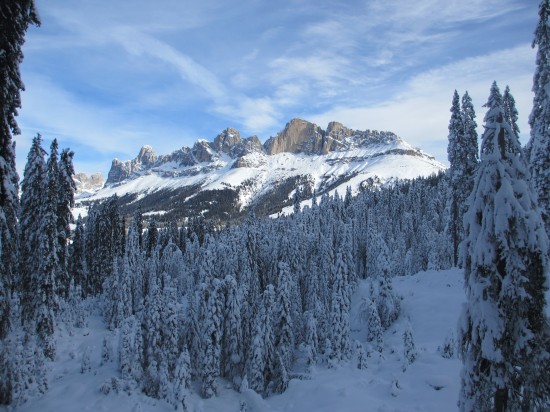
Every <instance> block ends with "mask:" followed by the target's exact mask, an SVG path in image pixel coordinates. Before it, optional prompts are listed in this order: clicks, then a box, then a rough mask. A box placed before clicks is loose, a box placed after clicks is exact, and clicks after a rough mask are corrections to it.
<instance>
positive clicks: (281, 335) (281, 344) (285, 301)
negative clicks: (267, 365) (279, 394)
mask: <svg viewBox="0 0 550 412" xmlns="http://www.w3.org/2000/svg"><path fill="white" fill-rule="evenodd" d="M292 289H293V281H292V276H291V274H290V267H289V266H288V264H287V263H285V262H279V277H278V283H277V309H276V321H275V346H276V349H277V351H278V353H279V356H280V357H281V361H282V362H283V366H284V368H285V370H286V371H288V370H290V367H291V366H292V362H293V361H294V332H293V323H292V302H291V293H292Z"/></svg>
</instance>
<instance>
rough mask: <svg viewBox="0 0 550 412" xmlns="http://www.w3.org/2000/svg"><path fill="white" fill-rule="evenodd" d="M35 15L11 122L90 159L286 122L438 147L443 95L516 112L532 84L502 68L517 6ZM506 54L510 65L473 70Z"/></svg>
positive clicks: (90, 6)
mask: <svg viewBox="0 0 550 412" xmlns="http://www.w3.org/2000/svg"><path fill="white" fill-rule="evenodd" d="M37 1H38V8H39V10H40V13H41V15H42V20H43V24H42V27H41V28H40V29H31V31H30V32H29V35H28V36H27V37H28V38H27V40H28V41H27V45H26V49H25V52H26V59H25V63H24V65H23V77H24V79H25V81H26V83H27V91H26V92H25V94H24V102H23V103H24V108H23V110H22V112H21V122H22V124H23V125H27V126H28V130H52V131H55V132H56V133H61V134H63V136H66V137H67V139H69V140H71V139H74V142H76V143H77V144H78V145H87V146H82V147H88V148H91V147H93V146H94V144H96V143H94V142H93V141H97V142H99V143H97V144H98V145H99V146H101V147H99V148H97V149H96V150H95V151H94V155H95V154H96V153H105V156H107V152H110V151H111V150H113V151H114V153H117V155H120V156H123V155H125V154H126V153H131V154H133V153H134V152H136V151H137V149H139V147H138V146H139V145H140V144H142V143H141V142H144V143H151V142H152V141H154V146H155V147H156V148H157V149H158V150H159V151H161V150H165V149H164V148H171V149H172V148H176V147H179V146H181V145H183V144H192V143H193V140H194V139H195V138H198V137H205V138H212V137H213V136H215V134H217V133H218V132H219V131H220V130H221V129H223V128H225V127H227V126H233V127H237V128H240V129H241V131H242V132H243V133H245V134H246V133H248V134H258V135H260V137H261V138H266V137H268V136H269V135H272V134H274V133H276V132H277V131H278V130H279V129H280V128H282V126H283V125H284V123H285V122H286V121H287V120H288V119H290V118H292V117H296V116H302V117H310V118H313V119H315V120H318V121H320V122H321V123H322V122H323V121H324V119H328V118H329V117H330V120H339V121H343V122H344V123H350V126H352V127H355V128H385V129H391V130H395V131H398V132H399V133H400V134H402V135H403V136H404V137H405V138H408V137H412V139H413V140H414V139H416V141H417V142H418V143H416V144H423V143H422V142H424V141H428V140H430V139H431V137H430V136H437V137H438V138H439V136H440V135H441V134H442V133H443V134H444V136H446V127H447V122H448V119H447V118H446V115H447V114H448V113H447V112H448V107H447V106H449V101H450V95H451V93H452V90H453V89H454V88H457V89H459V90H464V89H466V88H468V89H469V90H471V92H472V94H473V95H475V92H473V90H474V89H475V88H477V87H478V86H476V85H478V84H479V89H480V90H483V96H482V97H480V99H481V98H483V99H485V98H486V96H485V94H486V90H485V89H486V88H487V87H488V86H487V85H486V84H485V82H486V79H489V78H490V77H492V78H496V79H497V80H500V79H503V80H502V82H509V83H510V85H511V86H512V91H513V92H514V94H515V96H516V100H518V101H522V100H529V99H524V98H523V97H521V95H522V94H523V93H525V94H528V93H529V92H528V91H526V92H523V88H525V85H524V83H526V82H525V81H524V82H523V83H521V82H520V83H521V85H520V83H518V87H515V86H514V80H513V79H516V78H517V79H519V78H522V79H524V78H526V73H530V72H532V68H531V67H527V66H529V65H532V61H528V62H527V63H525V67H523V68H522V69H521V70H523V71H521V70H520V68H518V65H519V60H520V59H523V58H527V55H529V56H532V55H531V54H529V53H531V51H530V49H529V48H528V43H529V41H530V37H531V36H532V29H533V28H534V21H535V20H536V11H533V10H532V9H533V8H534V7H531V6H528V5H526V3H525V2H524V1H522V0H484V1H482V0H463V1H460V2H458V1H455V0H447V1H444V0H419V1H417V2H415V4H414V7H411V5H410V3H409V2H405V1H404V0H389V1H382V0H367V1H359V0H352V1H350V2H346V3H341V2H336V3H335V2H328V1H326V2H325V1H320V2H319V1H315V2H314V1H313V0H282V1H280V2H277V3H266V2H258V1H256V0H243V1H241V2H239V3H238V4H228V3H223V2H219V1H217V0H203V1H201V2H192V3H189V2H181V1H177V0H159V1H158V2H155V3H154V4H153V3H151V2H149V1H145V0H136V1H132V2H126V1H122V0H109V1H107V0H96V1H93V2H90V1H85V0H71V1H69V0H48V1H46V0H37ZM516 48H517V50H518V53H519V54H520V57H518V59H517V60H518V61H516V62H514V61H511V62H510V61H509V60H506V61H505V60H502V59H501V60H499V64H498V65H497V64H495V65H494V67H491V65H490V64H485V63H483V62H485V61H488V60H486V56H492V57H493V58H495V56H498V53H501V52H502V53H504V54H505V52H504V51H505V50H516ZM520 49H521V51H520ZM525 50H528V51H525ZM472 56H480V57H478V58H476V57H472ZM476 59H478V60H479V61H478V60H476ZM484 59H485V60H484ZM512 60H513V59H512ZM479 62H481V63H479ZM478 63H479V64H478ZM509 64H511V66H510V65H509ZM510 67H514V68H515V69H513V70H512V69H510ZM468 70H470V72H468ZM453 73H454V74H453ZM37 79H38V80H37ZM507 79H512V80H507ZM491 81H492V79H491ZM482 84H483V85H482ZM520 88H522V89H521V90H519V89H520ZM529 88H530V86H529ZM527 90H528V89H527ZM480 95H481V92H480ZM476 100H478V99H477V98H476ZM33 102H34V103H33ZM476 104H477V101H476ZM43 105H46V106H47V107H45V108H44V107H43ZM40 110H42V113H37V112H38V111H40ZM521 110H522V109H521ZM522 111H523V110H522ZM392 113H393V115H392ZM440 113H443V115H440ZM520 114H521V113H520ZM329 115H330V116H329ZM407 119H410V121H409V120H407ZM413 119H414V120H415V121H414V122H413V121H412V120H413ZM321 120H323V121H321ZM436 123H437V124H439V126H438V127H436ZM84 129H85V130H84ZM243 129H244V130H243ZM178 131H179V132H178ZM417 136H418V138H417ZM420 136H424V138H421V137H420ZM28 140H29V141H30V137H28ZM444 145H445V143H441V144H440V146H439V149H438V150H439V152H444V150H440V148H441V147H444ZM126 146H128V147H126ZM117 150H118V151H117ZM77 155H78V153H77ZM77 168H78V166H77Z"/></svg>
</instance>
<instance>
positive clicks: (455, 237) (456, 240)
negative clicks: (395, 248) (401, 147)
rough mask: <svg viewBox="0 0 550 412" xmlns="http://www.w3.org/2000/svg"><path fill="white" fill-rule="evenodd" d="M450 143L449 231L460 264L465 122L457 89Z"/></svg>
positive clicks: (454, 97) (452, 110) (456, 262)
mask: <svg viewBox="0 0 550 412" xmlns="http://www.w3.org/2000/svg"><path fill="white" fill-rule="evenodd" d="M448 139H449V144H448V145H447V156H448V159H449V168H448V169H447V173H448V175H449V180H450V182H451V187H452V189H453V191H452V196H451V220H450V222H449V231H450V233H451V241H452V244H453V264H454V265H455V266H456V265H457V264H458V245H459V244H460V241H461V227H462V224H461V223H462V222H461V220H460V200H459V192H460V189H462V188H461V187H460V177H462V176H461V172H462V168H461V163H462V161H463V159H462V150H461V149H462V147H461V146H462V145H463V144H464V143H463V141H464V122H463V121H462V113H461V112H460V98H459V96H458V92H457V91H456V90H455V92H454V94H453V101H452V105H451V120H450V121H449V137H448Z"/></svg>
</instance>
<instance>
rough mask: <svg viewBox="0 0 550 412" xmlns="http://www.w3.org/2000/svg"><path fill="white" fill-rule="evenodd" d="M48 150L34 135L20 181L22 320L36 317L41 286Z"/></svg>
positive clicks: (25, 320)
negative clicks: (37, 290)
mask: <svg viewBox="0 0 550 412" xmlns="http://www.w3.org/2000/svg"><path fill="white" fill-rule="evenodd" d="M45 154H46V152H45V151H44V149H43V148H42V136H40V134H38V135H37V136H36V137H34V139H33V141H32V145H31V149H30V151H29V154H28V156H27V164H26V165H25V171H24V174H23V182H22V183H21V219H20V224H19V225H20V226H19V227H20V247H21V249H20V253H19V256H20V260H19V273H20V276H21V286H20V288H21V309H22V319H23V321H24V322H26V323H29V322H30V320H32V319H34V316H35V310H36V307H35V303H36V300H35V293H36V288H37V286H38V284H37V279H36V276H37V274H38V271H39V265H40V259H37V258H36V253H37V251H38V250H40V241H41V231H42V215H43V211H44V208H43V204H44V199H45V197H46V195H45V191H46V182H45V178H46V162H45V160H44V156H45Z"/></svg>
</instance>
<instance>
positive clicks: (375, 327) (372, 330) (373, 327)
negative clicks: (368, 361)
mask: <svg viewBox="0 0 550 412" xmlns="http://www.w3.org/2000/svg"><path fill="white" fill-rule="evenodd" d="M367 341H369V342H372V345H373V346H374V349H375V350H377V351H378V352H382V350H383V349H384V330H383V329H382V323H381V322H380V316H379V315H378V306H377V305H376V302H375V301H374V299H371V300H370V303H369V325H368V334H367Z"/></svg>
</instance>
